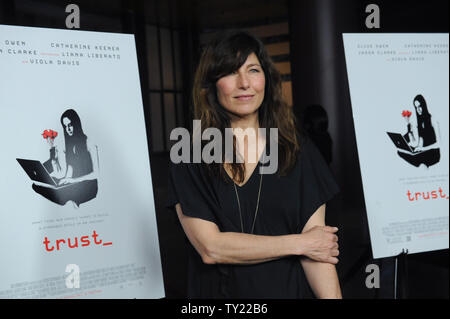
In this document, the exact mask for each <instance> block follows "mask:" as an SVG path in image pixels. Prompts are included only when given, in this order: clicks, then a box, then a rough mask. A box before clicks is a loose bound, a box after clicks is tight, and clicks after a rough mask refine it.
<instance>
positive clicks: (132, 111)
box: [0, 26, 164, 298]
mask: <svg viewBox="0 0 450 319" xmlns="http://www.w3.org/2000/svg"><path fill="white" fill-rule="evenodd" d="M0 136H1V137H2V138H1V140H0V149H1V156H0V173H1V175H0V176H1V178H0V197H1V198H0V202H1V208H0V211H1V213H0V258H1V261H0V298H161V297H164V286H163V280H162V270H161V261H160V252H159V244H158V233H157V228H156V217H155V207H154V199H153V189H152V179H151V175H150V164H149V156H148V148H147V138H146V130H145V122H144V113H143V105H142V99H141V89H140V82H139V73H138V66H137V58H136V48H135V41H134V36H133V35H125V34H114V33H99V32H86V31H71V30H55V29H44V28H28V27H15V26H0Z"/></svg>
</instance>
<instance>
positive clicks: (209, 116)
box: [193, 31, 300, 183]
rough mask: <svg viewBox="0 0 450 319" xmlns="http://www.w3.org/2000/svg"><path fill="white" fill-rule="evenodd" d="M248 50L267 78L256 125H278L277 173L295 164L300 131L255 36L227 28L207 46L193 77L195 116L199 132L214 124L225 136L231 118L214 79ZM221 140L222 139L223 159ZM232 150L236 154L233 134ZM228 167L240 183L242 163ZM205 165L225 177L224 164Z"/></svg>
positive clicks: (242, 58) (238, 62) (241, 59)
mask: <svg viewBox="0 0 450 319" xmlns="http://www.w3.org/2000/svg"><path fill="white" fill-rule="evenodd" d="M251 53H255V55H256V56H257V57H258V60H259V62H260V64H261V67H262V69H263V71H264V75H265V78H266V82H265V83H266V86H265V93H264V100H263V102H262V104H261V106H260V108H259V109H258V112H259V113H258V115H259V127H261V128H266V132H267V133H268V132H269V129H270V128H278V160H279V162H278V168H279V170H278V174H279V175H285V174H286V173H287V172H288V171H289V170H290V169H291V168H292V167H293V166H294V165H295V162H296V159H297V155H298V154H297V153H298V151H299V150H300V145H299V134H298V132H299V131H298V130H297V128H296V121H295V116H294V114H293V111H292V108H291V107H290V106H288V105H287V103H286V102H285V101H284V100H283V98H282V88H281V83H282V81H281V76H280V73H279V72H278V70H277V69H276V67H275V65H274V64H273V62H272V60H271V59H270V57H269V55H268V54H267V52H266V50H265V48H264V45H263V43H262V42H261V41H260V40H259V39H257V38H256V37H254V36H252V35H250V34H249V33H247V32H243V31H227V32H225V33H222V34H220V35H218V36H217V37H216V38H215V39H214V40H213V41H211V43H209V45H207V46H206V48H205V49H204V51H203V54H202V56H201V59H200V63H199V65H198V68H197V71H196V74H195V79H194V86H193V103H194V118H195V119H199V120H201V133H203V131H204V130H205V129H206V128H208V127H214V128H218V129H219V130H220V131H221V133H222V136H225V128H231V122H230V117H229V116H228V114H227V112H226V110H225V109H224V108H223V106H222V105H220V103H219V101H218V99H217V90H216V82H217V81H218V80H219V79H220V78H221V77H223V76H226V75H228V74H230V73H232V72H234V71H236V70H238V69H239V68H240V67H241V66H242V65H243V64H244V63H245V61H246V60H247V57H248V56H249V55H250V54H251ZM202 143H203V141H202ZM267 143H269V139H267ZM224 144H225V143H222V151H223V152H222V154H223V155H222V157H223V160H224V154H225V152H224ZM233 150H234V152H233V153H234V154H236V139H235V137H234V138H233ZM230 167H231V171H232V174H233V179H234V180H235V181H238V182H239V183H242V182H243V181H244V179H245V166H244V164H243V163H235V162H233V163H231V164H230ZM208 168H209V171H210V172H212V173H213V174H214V175H220V176H222V177H223V178H224V179H225V180H228V179H227V176H228V175H227V174H226V172H225V170H224V168H223V165H221V164H219V163H212V164H209V165H208Z"/></svg>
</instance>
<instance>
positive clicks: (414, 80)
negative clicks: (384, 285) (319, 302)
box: [343, 34, 449, 258]
mask: <svg viewBox="0 0 450 319" xmlns="http://www.w3.org/2000/svg"><path fill="white" fill-rule="evenodd" d="M343 39H344V47H345V58H346V64H347V72H348V80H349V87H350V95H351V103H352V111H353V119H354V124H355V133H356V139H357V145H358V154H359V160H360V165H361V175H362V181H363V187H364V197H365V202H366V209H367V216H368V221H369V229H370V238H371V244H372V250H373V257H374V258H381V257H388V256H395V255H398V254H400V253H401V252H402V250H407V251H408V253H418V252H425V251H431V250H438V249H445V248H448V240H449V238H448V229H449V228H448V214H449V204H448V203H449V187H448V185H449V183H448V181H449V179H448V171H449V123H448V121H449V112H448V111H449V65H448V61H449V60H448V58H449V55H448V34H344V35H343Z"/></svg>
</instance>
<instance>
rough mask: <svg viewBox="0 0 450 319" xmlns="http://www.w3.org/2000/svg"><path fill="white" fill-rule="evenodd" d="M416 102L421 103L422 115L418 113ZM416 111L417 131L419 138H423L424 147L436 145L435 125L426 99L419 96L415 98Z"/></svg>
mask: <svg viewBox="0 0 450 319" xmlns="http://www.w3.org/2000/svg"><path fill="white" fill-rule="evenodd" d="M416 101H418V102H419V103H420V107H421V108H422V114H419V113H418V112H417V106H416ZM413 104H414V109H415V110H416V117H417V129H418V133H419V136H420V137H422V138H423V144H424V145H423V146H428V145H431V144H434V143H436V132H435V131H434V128H433V124H432V123H431V114H430V112H429V111H428V106H427V102H426V101H425V98H424V97H423V96H422V95H421V94H419V95H417V96H416V97H415V98H414V102H413Z"/></svg>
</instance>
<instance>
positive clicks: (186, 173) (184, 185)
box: [166, 161, 218, 224]
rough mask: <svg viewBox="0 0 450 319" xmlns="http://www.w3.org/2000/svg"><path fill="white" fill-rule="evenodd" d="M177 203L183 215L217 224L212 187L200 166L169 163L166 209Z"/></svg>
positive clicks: (172, 207)
mask: <svg viewBox="0 0 450 319" xmlns="http://www.w3.org/2000/svg"><path fill="white" fill-rule="evenodd" d="M208 184H209V185H208ZM177 203H180V206H181V209H182V210H183V214H184V215H186V216H189V217H196V218H201V219H204V220H207V221H210V222H213V223H215V224H218V221H217V217H216V215H215V212H216V209H215V207H216V204H215V200H214V196H213V193H212V185H210V181H209V180H208V177H207V176H206V174H205V172H204V171H203V169H202V167H201V166H200V164H196V163H178V164H174V163H172V161H170V168H169V180H168V197H167V202H166V207H167V208H171V209H174V208H175V207H174V206H175V205H176V204H177Z"/></svg>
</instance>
